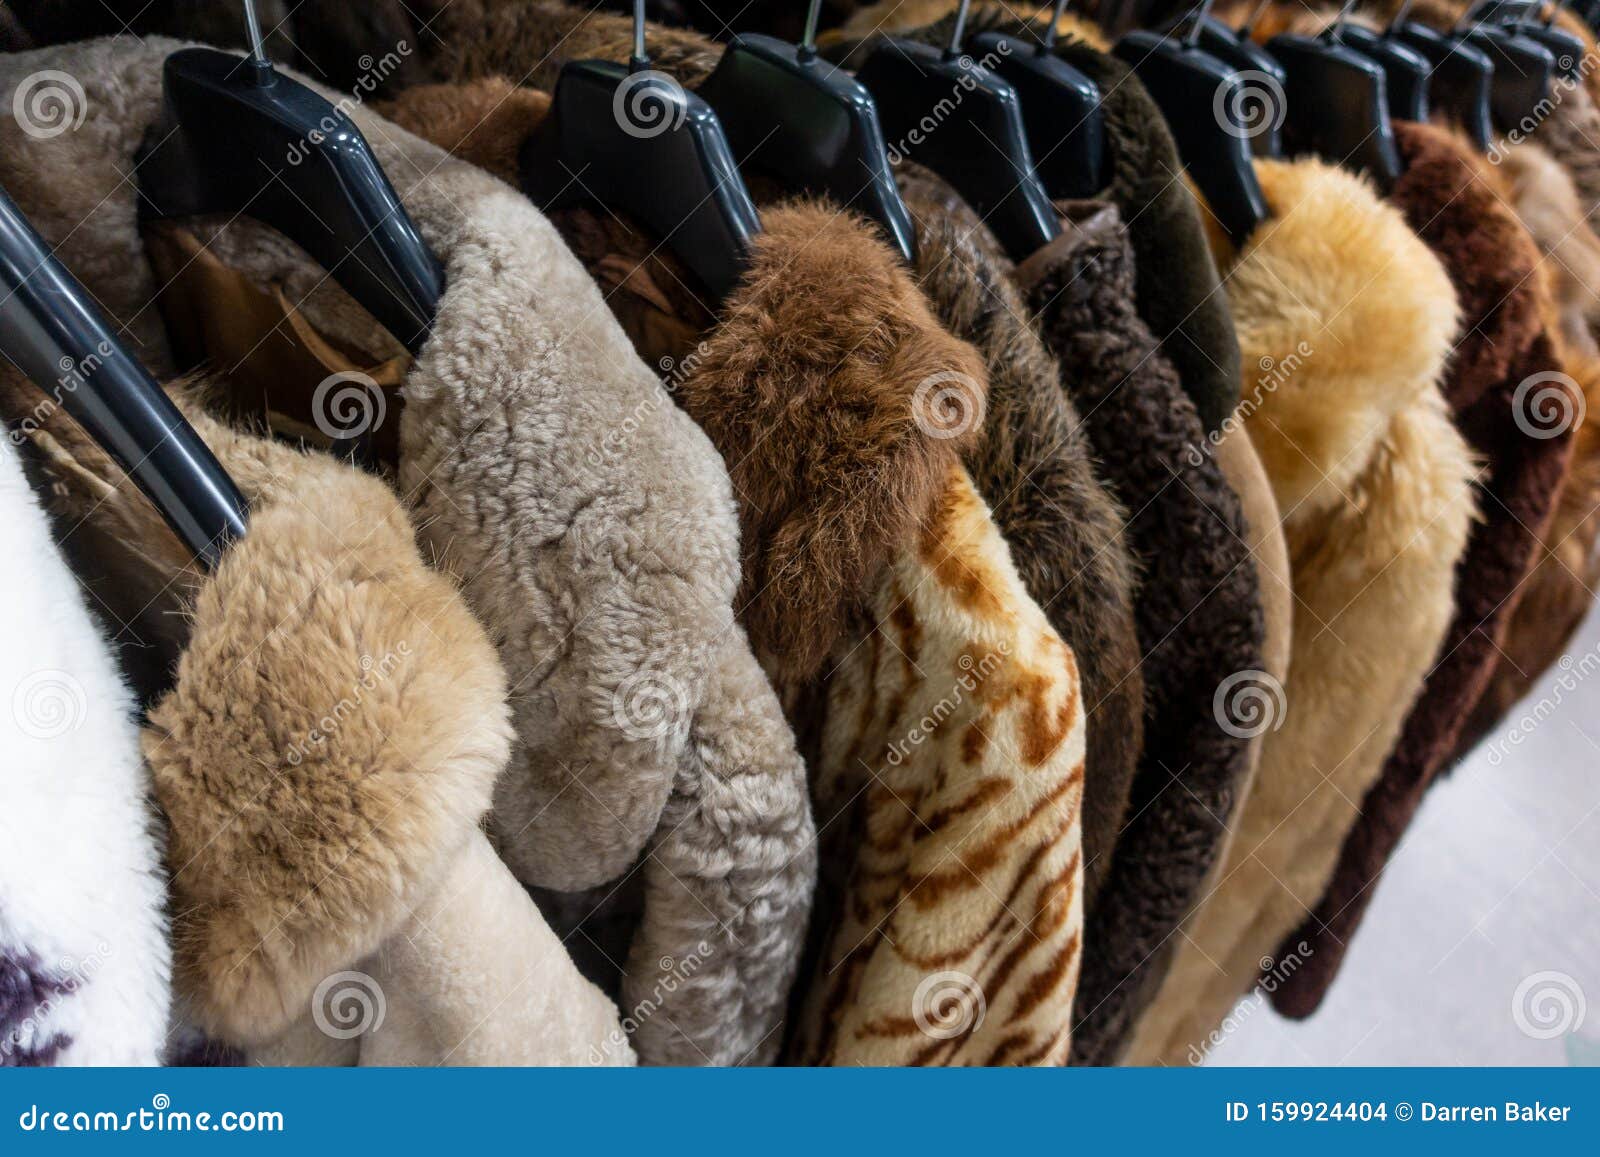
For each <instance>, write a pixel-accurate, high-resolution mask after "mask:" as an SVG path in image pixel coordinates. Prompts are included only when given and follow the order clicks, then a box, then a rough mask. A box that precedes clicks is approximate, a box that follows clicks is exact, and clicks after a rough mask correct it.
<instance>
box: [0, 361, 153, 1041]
mask: <svg viewBox="0 0 1600 1157" xmlns="http://www.w3.org/2000/svg"><path fill="white" fill-rule="evenodd" d="M13 376H14V371H13V370H12V369H11V367H10V366H9V365H7V366H6V367H5V369H4V370H3V371H0V377H6V378H8V379H10V378H12V377H13ZM0 536H3V538H4V553H5V557H6V560H7V561H6V570H5V579H4V582H3V588H0V589H3V592H4V597H3V598H0V607H3V608H4V615H5V637H6V645H5V649H4V657H3V658H0V703H4V704H6V708H5V710H3V711H0V747H3V749H4V751H5V758H4V762H3V764H0V1068H4V1067H11V1066H16V1065H153V1064H157V1063H158V1062H159V1061H160V1059H161V1053H162V1050H163V1046H164V1044H165V1040H166V1033H167V1013H168V1008H169V1005H170V1003H171V972H172V950H171V947H170V945H169V943H168V936H167V918H166V912H165V904H166V886H165V881H164V880H163V878H162V874H161V867H160V864H161V842H162V840H161V838H160V837H159V836H158V834H157V830H156V821H155V817H154V815H153V814H152V812H151V809H150V807H149V804H148V802H147V793H148V791H149V774H148V772H147V771H146V769H145V766H144V763H143V760H142V759H141V757H140V754H139V729H138V725H137V724H136V723H135V722H134V714H133V710H134V709H133V700H132V697H131V696H130V695H129V693H128V688H127V686H126V684H125V683H124V682H123V680H122V677H121V675H120V674H119V673H118V671H117V668H116V664H115V661H114V659H113V656H112V651H111V648H110V647H109V646H108V645H107V643H106V640H105V638H104V636H103V635H102V634H101V633H100V630H99V629H98V628H97V626H96V625H95V623H94V622H93V621H92V620H91V619H90V616H89V612H88V610H87V609H86V608H85V606H84V604H83V601H82V595H81V594H80V592H79V589H78V585H77V583H75V582H74V581H73V577H72V574H71V572H70V571H68V569H67V567H66V566H65V565H64V564H63V562H62V559H61V556H60V555H59V553H58V552H57V550H56V547H55V545H54V544H53V543H52V542H51V541H50V537H51V536H50V527H49V525H48V524H47V523H46V520H45V517H44V514H43V512H42V511H41V510H40V508H39V503H38V501H37V500H36V499H35V497H34V494H33V490H32V487H31V486H30V485H29V482H28V480H27V479H26V478H25V477H24V475H23V470H22V463H21V461H20V459H19V458H18V455H17V451H16V449H15V447H14V446H13V444H12V441H11V439H10V438H6V439H3V440H0Z"/></svg>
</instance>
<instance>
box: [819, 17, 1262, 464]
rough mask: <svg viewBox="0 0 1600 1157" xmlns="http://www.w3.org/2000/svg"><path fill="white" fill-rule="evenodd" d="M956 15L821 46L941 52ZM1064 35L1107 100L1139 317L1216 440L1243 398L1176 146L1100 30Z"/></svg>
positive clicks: (1012, 21) (859, 31)
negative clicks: (885, 44)
mask: <svg viewBox="0 0 1600 1157" xmlns="http://www.w3.org/2000/svg"><path fill="white" fill-rule="evenodd" d="M956 7H957V5H956V0H923V2H921V3H916V4H905V3H901V2H900V0H882V2H880V3H878V4H874V5H872V6H871V7H867V8H862V9H860V10H859V11H857V12H856V13H854V15H852V16H851V17H850V19H849V20H848V21H846V22H845V24H844V25H843V26H841V27H840V28H839V29H837V30H835V31H834V32H833V33H831V34H829V35H828V36H825V37H822V38H821V39H820V40H819V44H822V45H824V46H825V48H826V51H827V52H828V54H829V55H830V56H832V57H834V58H835V59H843V60H845V61H847V62H848V63H850V64H851V65H852V66H858V65H859V63H860V61H861V59H862V56H863V53H862V49H863V48H864V47H865V46H866V45H865V42H866V41H868V40H870V38H871V37H872V36H873V35H874V34H876V33H890V34H893V35H896V36H906V37H909V38H911V39H914V40H921V41H925V42H927V43H933V44H939V45H943V44H945V43H946V42H947V41H948V40H949V34H950V22H951V20H952V19H953V13H954V12H955V10H956ZM1030 14H1031V10H1030V8H1029V6H1026V5H1024V6H1022V7H1021V8H1017V7H1014V6H1008V5H1003V4H983V3H980V4H976V5H974V6H973V11H972V13H971V14H970V16H969V17H968V22H967V33H968V35H969V36H970V35H971V34H972V33H974V32H978V31H981V30H983V29H986V28H993V29H997V30H1001V31H1016V30H1020V29H1023V28H1025V27H1026V26H1025V25H1024V24H1022V23H1021V19H1020V18H1023V17H1027V16H1029V15H1030ZM1060 29H1061V32H1062V37H1063V38H1062V39H1061V40H1059V41H1057V43H1056V54H1057V55H1058V56H1060V57H1061V58H1062V59H1063V60H1065V61H1066V62H1067V63H1069V64H1071V65H1073V66H1074V67H1076V68H1078V69H1079V70H1081V71H1082V72H1084V73H1085V74H1086V75H1087V76H1088V77H1089V78H1090V79H1091V80H1093V81H1094V82H1095V83H1096V85H1097V86H1098V87H1099V89H1100V92H1101V94H1102V97H1103V103H1102V108H1103V109H1104V111H1105V131H1106V172H1107V174H1108V180H1109V183H1108V185H1107V187H1106V189H1105V190H1104V191H1103V192H1102V193H1101V194H1099V196H1100V197H1101V198H1102V199H1104V200H1108V201H1110V202H1111V203H1112V204H1114V205H1116V206H1117V208H1118V210H1119V211H1120V212H1121V215H1122V220H1123V221H1124V223H1125V227H1126V229H1127V233H1128V240H1129V243H1130V244H1131V245H1132V247H1133V252H1134V258H1135V261H1136V263H1137V265H1138V271H1139V277H1138V286H1137V293H1138V297H1137V303H1138V311H1139V316H1140V317H1141V318H1142V319H1143V320H1144V323H1145V324H1146V325H1147V326H1148V327H1149V328H1150V330H1151V331H1152V332H1153V333H1154V334H1155V336H1156V337H1157V338H1158V339H1159V343H1160V349H1161V352H1162V354H1163V355H1165V357H1166V358H1167V359H1168V360H1169V361H1170V362H1171V363H1172V365H1173V366H1174V368H1175V369H1176V370H1177V371H1178V378H1179V381H1180V382H1181V383H1182V385H1183V389H1184V391H1185V392H1186V393H1187V394H1188V395H1189V397H1190V399H1191V400H1192V401H1193V403H1194V406H1195V409H1196V410H1197V412H1198V413H1199V415H1200V420H1201V422H1202V424H1203V425H1204V427H1205V429H1206V431H1207V432H1208V433H1215V432H1216V431H1217V430H1218V429H1219V428H1220V427H1221V424H1222V422H1223V420H1224V419H1225V418H1226V417H1227V416H1228V415H1229V414H1231V413H1232V412H1233V408H1234V406H1235V404H1236V403H1237V402H1238V400H1239V343H1238V340H1237V338H1236V337H1235V335H1234V332H1233V320H1232V318H1231V317H1230V316H1229V313H1228V302H1227V298H1226V296H1225V295H1224V294H1223V293H1222V292H1221V289H1220V286H1219V283H1218V276H1217V268H1216V264H1215V262H1214V261H1213V259H1212V256H1211V253H1210V251H1209V250H1208V248H1207V245H1206V237H1205V232H1204V230H1203V228H1202V222H1201V218H1200V209H1199V207H1198V206H1197V205H1196V203H1195V199H1194V197H1193V195H1192V194H1191V193H1190V191H1189V188H1188V186H1187V184H1186V183H1185V182H1184V181H1183V180H1182V173H1183V166H1182V164H1181V162H1180V161H1179V160H1178V151H1177V146H1176V145H1175V144H1174V143H1173V140H1172V134H1171V133H1170V132H1169V131H1168V129H1167V126H1166V121H1165V120H1164V119H1163V118H1162V115H1161V111H1160V109H1159V108H1158V107H1157V106H1156V104H1155V102H1154V101H1153V100H1151V98H1150V94H1149V93H1147V92H1146V91H1145V89H1144V86H1143V85H1142V84H1140V83H1139V81H1138V79H1137V78H1136V77H1135V76H1134V75H1133V73H1132V71H1131V70H1130V69H1129V68H1128V66H1127V65H1125V64H1123V63H1122V62H1120V61H1118V60H1117V59H1115V58H1114V57H1112V56H1111V55H1109V53H1108V52H1106V51H1104V50H1105V48H1106V45H1105V41H1104V40H1103V39H1102V38H1101V37H1100V34H1099V32H1098V30H1097V29H1095V27H1094V26H1093V25H1092V24H1089V23H1087V22H1085V21H1082V20H1079V19H1077V18H1075V17H1072V16H1066V17H1064V18H1063V19H1062V21H1061V24H1060ZM1025 35H1032V34H1031V33H1025Z"/></svg>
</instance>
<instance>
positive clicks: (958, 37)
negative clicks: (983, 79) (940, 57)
mask: <svg viewBox="0 0 1600 1157" xmlns="http://www.w3.org/2000/svg"><path fill="white" fill-rule="evenodd" d="M971 11H972V0H961V4H960V6H959V7H957V8H956V23H955V27H953V28H952V29H950V43H949V44H948V45H947V46H946V47H945V50H944V58H945V59H946V60H954V59H955V58H956V57H958V56H960V55H961V41H962V39H963V38H964V37H965V36H966V34H967V13H969V12H971Z"/></svg>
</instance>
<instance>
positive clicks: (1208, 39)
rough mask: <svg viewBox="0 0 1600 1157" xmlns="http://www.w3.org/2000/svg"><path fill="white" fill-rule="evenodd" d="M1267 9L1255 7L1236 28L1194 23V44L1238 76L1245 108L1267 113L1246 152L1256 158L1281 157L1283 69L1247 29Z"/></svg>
mask: <svg viewBox="0 0 1600 1157" xmlns="http://www.w3.org/2000/svg"><path fill="white" fill-rule="evenodd" d="M1266 6H1267V0H1262V2H1261V3H1260V4H1258V5H1256V8H1255V10H1254V11H1253V12H1252V13H1251V14H1250V18H1249V19H1248V20H1246V21H1245V23H1244V25H1243V26H1242V27H1240V28H1237V29H1235V28H1231V27H1229V26H1228V25H1227V24H1225V23H1223V22H1222V21H1221V20H1218V19H1217V18H1216V17H1215V16H1210V15H1206V16H1201V17H1199V18H1198V19H1197V20H1196V21H1195V22H1194V27H1195V28H1197V29H1198V30H1199V32H1198V35H1197V36H1196V38H1195V43H1196V44H1198V45H1199V46H1200V47H1201V48H1203V49H1205V50H1206V51H1207V52H1209V53H1211V55H1213V56H1215V57H1216V58H1217V59H1218V60H1220V61H1222V63H1223V64H1226V65H1229V66H1231V67H1233V68H1235V69H1237V70H1238V72H1239V79H1240V81H1241V82H1242V83H1243V84H1244V86H1245V89H1246V91H1247V92H1249V93H1250V94H1251V100H1252V101H1253V102H1254V103H1252V104H1250V105H1248V106H1246V107H1251V108H1262V109H1265V110H1268V113H1267V116H1266V119H1265V120H1263V121H1262V122H1261V123H1260V124H1259V125H1257V126H1256V130H1257V131H1255V132H1254V133H1252V134H1251V137H1250V152H1251V154H1252V155H1254V156H1257V157H1281V156H1283V120H1284V117H1283V109H1282V108H1281V107H1280V105H1281V104H1282V102H1283V99H1284V87H1283V86H1284V82H1285V79H1286V78H1285V76H1284V72H1283V65H1282V64H1280V63H1279V62H1278V61H1277V60H1275V59H1274V58H1273V56H1272V53H1271V52H1269V51H1268V50H1267V49H1265V48H1262V47H1261V46H1260V45H1259V44H1257V43H1256V42H1255V41H1254V40H1252V39H1251V38H1250V33H1251V29H1252V28H1253V26H1254V25H1255V22H1256V20H1258V19H1259V18H1260V16H1261V13H1262V11H1263V10H1264V9H1265V8H1266ZM1183 23H1184V18H1183V17H1181V16H1180V17H1179V18H1178V19H1177V20H1176V21H1175V22H1174V24H1173V26H1172V28H1171V29H1169V31H1171V32H1177V31H1178V29H1179V28H1180V27H1181V26H1182V25H1183Z"/></svg>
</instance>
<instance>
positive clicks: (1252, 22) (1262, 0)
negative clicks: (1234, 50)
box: [1239, 0, 1272, 43]
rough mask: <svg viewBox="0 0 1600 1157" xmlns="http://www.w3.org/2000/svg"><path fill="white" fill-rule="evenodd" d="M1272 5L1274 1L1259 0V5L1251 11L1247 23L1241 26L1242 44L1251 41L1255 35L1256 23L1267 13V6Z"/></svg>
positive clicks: (1240, 37)
mask: <svg viewBox="0 0 1600 1157" xmlns="http://www.w3.org/2000/svg"><path fill="white" fill-rule="evenodd" d="M1271 3H1272V0H1258V3H1257V4H1256V6H1255V7H1254V8H1252V9H1251V10H1250V15H1249V17H1248V18H1247V19H1246V20H1245V22H1244V23H1243V24H1241V25H1239V41H1240V43H1243V42H1244V41H1246V40H1249V39H1251V38H1252V37H1253V36H1254V35H1255V31H1256V23H1257V22H1258V21H1259V20H1260V19H1261V17H1262V16H1263V15H1265V13H1266V11H1267V5H1269V4H1271Z"/></svg>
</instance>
